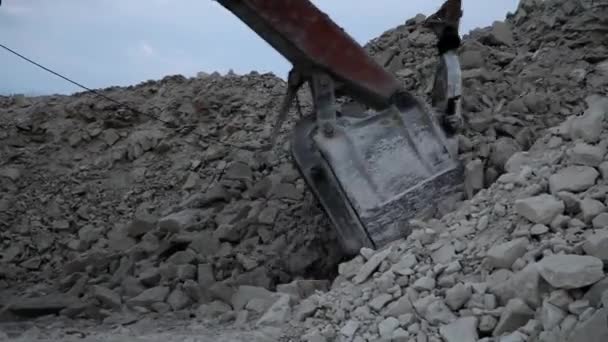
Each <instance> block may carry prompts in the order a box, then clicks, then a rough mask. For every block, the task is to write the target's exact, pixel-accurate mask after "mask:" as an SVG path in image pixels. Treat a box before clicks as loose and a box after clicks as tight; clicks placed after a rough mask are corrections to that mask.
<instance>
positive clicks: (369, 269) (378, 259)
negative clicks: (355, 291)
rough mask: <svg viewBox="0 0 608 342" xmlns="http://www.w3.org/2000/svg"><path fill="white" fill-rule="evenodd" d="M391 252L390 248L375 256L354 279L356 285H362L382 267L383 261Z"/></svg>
mask: <svg viewBox="0 0 608 342" xmlns="http://www.w3.org/2000/svg"><path fill="white" fill-rule="evenodd" d="M390 252H391V250H390V249H389V248H387V249H384V250H382V251H379V252H377V253H376V254H374V255H373V256H372V257H371V258H370V259H369V260H368V261H367V262H366V263H365V264H364V265H363V266H362V267H361V268H360V269H359V272H357V275H355V277H354V278H353V282H354V283H355V284H361V283H363V282H364V281H366V280H367V278H369V276H370V275H372V273H374V271H375V270H376V269H377V268H378V266H380V264H381V263H382V261H384V259H386V257H388V255H389V254H390Z"/></svg>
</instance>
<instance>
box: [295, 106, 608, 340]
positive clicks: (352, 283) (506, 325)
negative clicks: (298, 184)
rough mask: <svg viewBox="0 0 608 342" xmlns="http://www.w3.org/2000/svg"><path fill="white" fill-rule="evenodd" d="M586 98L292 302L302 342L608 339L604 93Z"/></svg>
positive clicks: (607, 161)
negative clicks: (398, 235) (427, 213)
mask: <svg viewBox="0 0 608 342" xmlns="http://www.w3.org/2000/svg"><path fill="white" fill-rule="evenodd" d="M587 102H588V106H589V107H588V108H587V109H586V111H585V112H584V114H583V115H581V116H572V117H571V118H569V119H568V120H567V121H566V122H564V123H563V124H562V125H560V126H557V127H554V128H552V129H551V130H550V132H549V133H547V134H546V135H544V136H542V137H541V138H540V139H539V140H538V141H537V142H536V143H535V144H534V146H533V147H532V148H531V150H530V151H528V152H518V153H516V154H514V155H513V156H512V157H511V158H509V160H508V161H507V163H506V169H507V172H506V173H505V174H503V175H502V176H500V178H499V179H498V181H497V182H496V183H495V184H493V185H492V186H491V187H490V188H489V189H485V190H482V191H480V192H479V193H478V194H476V195H475V196H474V197H473V198H472V199H471V200H470V201H467V202H466V203H465V205H464V206H463V207H462V208H460V209H459V210H457V211H455V212H453V213H450V214H448V215H446V216H444V217H443V218H442V219H441V220H431V221H429V222H419V229H417V230H415V231H414V232H413V233H412V235H411V236H410V237H408V239H407V240H406V241H400V242H396V243H394V244H392V245H391V246H389V247H388V248H386V249H383V250H380V251H372V250H362V251H361V255H360V256H358V257H356V258H355V259H353V260H351V261H349V262H347V263H343V264H341V265H340V268H339V271H340V276H339V277H338V278H337V279H336V280H335V281H334V283H333V284H332V290H331V291H330V292H328V293H316V294H314V295H312V296H310V297H308V298H307V299H306V300H304V301H303V302H302V303H301V304H300V305H299V306H297V307H296V308H295V309H294V314H293V316H292V317H293V318H294V319H296V320H297V321H300V322H301V323H298V324H297V326H299V327H304V328H307V330H306V332H305V336H306V338H307V340H308V341H330V340H336V339H337V340H345V341H379V340H386V341H412V340H415V341H442V340H445V341H454V342H455V341H472V342H475V341H493V340H496V341H603V340H604V339H605V338H608V324H606V319H607V317H608V276H607V275H606V273H605V272H604V268H605V264H604V263H606V262H608V254H606V247H607V246H608V220H607V218H608V207H607V204H608V196H607V195H608V174H607V173H606V166H607V165H608V158H606V156H607V153H606V152H607V150H606V147H608V145H607V144H606V141H608V130H607V129H605V128H604V127H606V124H605V121H606V117H607V116H608V97H600V96H590V97H589V98H588V99H587ZM586 125H593V126H594V127H600V128H601V129H599V130H596V131H595V133H593V134H592V133H591V132H590V131H584V132H585V133H582V132H583V131H581V130H578V129H577V128H578V127H582V126H586ZM581 134H584V136H583V135H581Z"/></svg>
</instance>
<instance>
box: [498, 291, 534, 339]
mask: <svg viewBox="0 0 608 342" xmlns="http://www.w3.org/2000/svg"><path fill="white" fill-rule="evenodd" d="M532 318H534V311H532V309H530V307H528V306H527V305H526V303H524V301H523V300H521V299H518V298H514V299H511V300H510V301H509V302H508V303H507V306H505V309H504V311H503V312H502V314H501V315H500V320H499V321H498V324H497V325H496V328H495V329H494V332H493V333H492V335H493V336H500V335H502V334H504V333H510V332H513V331H515V330H517V329H519V328H520V327H522V326H524V325H525V324H526V323H528V321H529V320H531V319H532Z"/></svg>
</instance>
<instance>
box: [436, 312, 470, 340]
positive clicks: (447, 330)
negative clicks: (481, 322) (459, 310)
mask: <svg viewBox="0 0 608 342" xmlns="http://www.w3.org/2000/svg"><path fill="white" fill-rule="evenodd" d="M439 332H440V334H441V336H442V337H443V338H444V340H445V341H447V342H477V339H478V338H479V335H478V334H477V318H476V317H464V318H459V319H457V320H455V321H453V322H452V323H450V324H447V325H442V326H441V327H440V328H439Z"/></svg>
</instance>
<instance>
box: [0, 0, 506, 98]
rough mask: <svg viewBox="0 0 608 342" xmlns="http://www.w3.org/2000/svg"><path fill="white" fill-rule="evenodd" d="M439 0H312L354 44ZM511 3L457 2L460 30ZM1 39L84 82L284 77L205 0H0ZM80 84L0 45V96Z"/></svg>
mask: <svg viewBox="0 0 608 342" xmlns="http://www.w3.org/2000/svg"><path fill="white" fill-rule="evenodd" d="M269 1H270V0H269ZM443 1H444V0H313V2H314V3H315V4H316V5H317V6H318V7H319V8H321V9H322V10H323V11H325V12H326V13H328V14H329V15H330V17H331V18H332V19H333V20H334V21H336V23H338V25H340V26H342V27H343V28H344V29H345V30H346V31H347V32H348V33H349V34H350V35H351V36H353V37H354V38H355V39H356V40H357V41H358V42H359V43H361V44H365V43H366V42H367V41H368V40H370V39H372V38H374V37H376V36H378V35H380V34H381V33H382V32H384V31H386V30H388V29H390V28H392V27H395V26H397V25H399V24H402V23H404V22H405V20H407V19H409V18H411V17H413V16H415V15H416V14H417V13H424V14H427V15H428V14H431V13H433V12H434V11H436V10H437V9H438V8H439V6H440V5H441V4H442V3H443ZM517 3H518V0H465V1H463V10H464V17H463V21H462V32H461V33H466V32H468V31H469V30H471V29H473V28H476V27H483V26H488V25H490V24H491V23H492V22H493V21H494V20H503V19H504V18H505V15H506V14H507V12H509V11H515V9H516V7H517ZM0 44H3V45H5V46H7V47H9V48H11V49H14V50H16V51H17V52H19V53H21V54H23V55H25V56H27V57H29V58H31V59H33V60H35V61H37V62H39V63H40V64H42V65H45V66H47V67H49V68H50V69H53V70H55V71H57V72H59V73H61V74H64V75H65V76H67V77H70V78H73V79H74V80H76V81H77V82H80V83H82V84H84V85H86V86H89V87H93V88H101V87H107V86H111V85H122V86H124V85H131V84H137V83H139V82H142V81H146V80H150V79H159V78H162V77H163V76H165V75H170V74H183V75H185V76H194V75H196V73H197V72H198V71H205V72H213V71H219V72H220V73H226V72H227V71H228V70H230V69H233V70H234V71H235V72H236V73H239V74H243V73H248V72H249V71H251V70H257V71H259V72H274V73H275V74H277V75H278V76H280V77H284V76H285V75H286V73H287V71H288V70H289V67H290V65H289V63H288V62H287V61H286V60H285V59H284V58H283V57H282V56H281V55H279V54H278V53H277V52H275V51H274V50H273V49H272V48H271V47H270V46H269V45H267V44H266V42H264V41H263V40H262V39H261V38H259V37H258V36H257V35H256V34H255V33H254V32H252V31H250V30H249V28H248V27H246V26H245V25H244V24H243V23H242V22H240V21H239V20H238V19H237V18H236V17H235V16H233V15H232V14H231V13H230V12H228V11H227V10H226V9H224V8H223V7H221V6H220V5H219V4H218V3H217V2H215V1H212V0H2V5H1V6H0ZM80 90H81V89H79V88H77V87H75V86H74V85H72V84H70V83H67V82H66V81H65V80H62V79H60V78H58V77H56V76H54V75H52V74H49V73H48V72H46V71H43V70H41V69H38V68H37V67H35V66H33V65H31V64H29V63H27V62H25V61H23V60H21V59H19V58H17V57H15V56H14V55H11V54H9V53H8V52H6V51H5V50H3V49H0V93H3V94H6V93H38V94H48V93H70V92H73V91H80Z"/></svg>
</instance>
